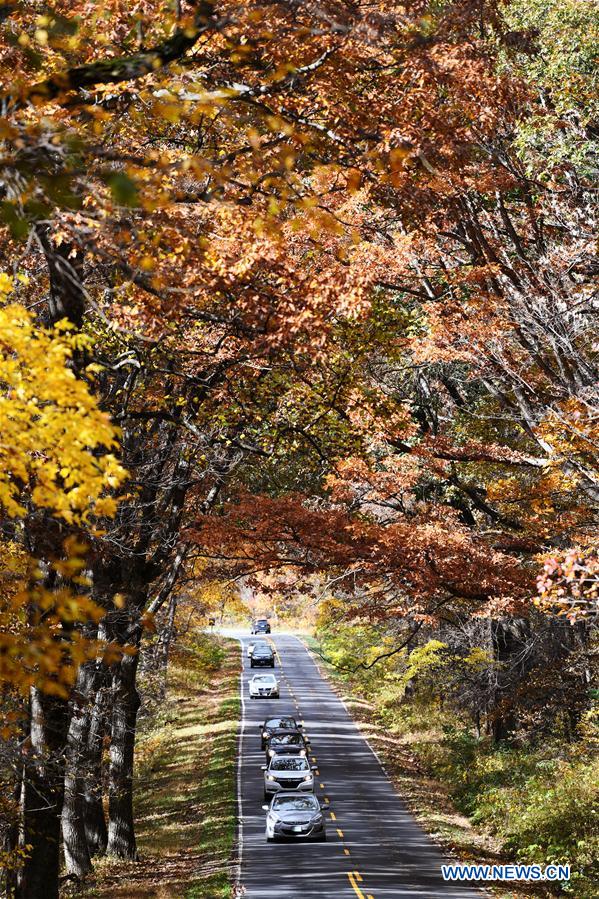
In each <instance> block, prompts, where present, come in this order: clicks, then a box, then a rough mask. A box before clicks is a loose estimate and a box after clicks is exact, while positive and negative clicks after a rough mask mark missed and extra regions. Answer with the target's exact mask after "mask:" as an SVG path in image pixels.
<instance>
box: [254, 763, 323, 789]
mask: <svg viewBox="0 0 599 899" xmlns="http://www.w3.org/2000/svg"><path fill="white" fill-rule="evenodd" d="M262 770H263V771H264V798H265V799H269V798H270V797H271V796H272V795H273V793H279V792H281V791H283V792H285V791H287V792H288V791H289V790H297V791H298V792H300V793H312V792H313V791H314V771H316V765H310V763H309V762H308V759H307V758H306V757H305V755H275V756H274V757H273V758H272V759H271V760H270V764H269V765H268V766H267V765H263V766H262Z"/></svg>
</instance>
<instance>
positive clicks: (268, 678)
mask: <svg viewBox="0 0 599 899" xmlns="http://www.w3.org/2000/svg"><path fill="white" fill-rule="evenodd" d="M274 681H275V679H274V677H273V676H272V674H261V675H260V676H259V677H255V678H254V683H258V684H274Z"/></svg>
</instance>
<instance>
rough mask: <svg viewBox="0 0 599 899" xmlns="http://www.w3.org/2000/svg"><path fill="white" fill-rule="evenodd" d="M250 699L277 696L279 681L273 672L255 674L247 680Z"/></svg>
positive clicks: (276, 697)
mask: <svg viewBox="0 0 599 899" xmlns="http://www.w3.org/2000/svg"><path fill="white" fill-rule="evenodd" d="M249 688H250V699H262V698H265V697H268V696H270V697H274V698H275V699H278V698H279V682H278V680H277V679H276V677H275V676H274V674H255V675H254V676H253V678H252V679H251V681H250V682H249Z"/></svg>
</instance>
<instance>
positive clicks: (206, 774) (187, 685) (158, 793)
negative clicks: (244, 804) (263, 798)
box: [76, 631, 240, 899]
mask: <svg viewBox="0 0 599 899" xmlns="http://www.w3.org/2000/svg"><path fill="white" fill-rule="evenodd" d="M239 670H240V658H239V643H238V642H237V640H226V639H223V638H219V637H212V636H206V635H204V634H202V633H201V632H200V631H193V632H192V633H191V634H188V635H187V636H186V637H185V638H184V639H183V640H182V641H181V642H177V643H175V645H174V646H173V648H172V651H171V659H170V665H169V674H168V682H167V684H166V688H165V690H164V691H163V689H162V685H160V683H159V682H158V681H157V679H156V677H155V676H154V675H153V674H152V673H151V672H146V673H145V674H142V677H141V678H140V687H141V693H142V703H143V705H142V709H143V711H142V713H141V717H140V733H139V742H138V750H137V759H136V767H135V788H134V799H135V810H136V821H137V826H138V829H137V836H138V852H139V857H138V859H137V860H136V861H125V860H118V859H102V860H100V861H99V862H98V863H97V865H96V868H95V873H94V876H93V878H92V880H91V882H90V883H89V884H88V886H87V887H86V888H85V890H84V891H83V893H82V894H81V893H76V894H77V895H83V896H86V897H90V899H91V897H98V899H112V897H123V899H137V897H139V899H145V897H157V899H158V897H159V899H204V897H208V896H209V897H211V899H228V897H230V896H232V889H233V887H232V883H233V880H234V870H235V863H234V858H233V853H234V841H235V835H236V827H237V798H236V797H237V784H236V771H237V763H236V759H237V735H238V729H239V716H240V700H239Z"/></svg>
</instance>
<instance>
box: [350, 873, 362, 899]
mask: <svg viewBox="0 0 599 899" xmlns="http://www.w3.org/2000/svg"><path fill="white" fill-rule="evenodd" d="M347 876H348V878H349V882H350V883H351V885H352V886H353V888H354V891H355V893H356V896H359V899H366V897H365V896H364V893H363V892H362V890H361V889H360V887H359V886H358V884H357V883H356V878H355V877H354V874H353V872H352V871H348V872H347Z"/></svg>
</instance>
